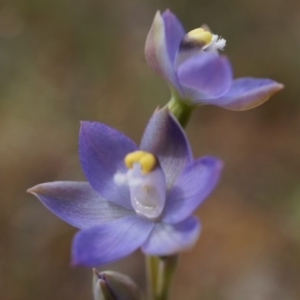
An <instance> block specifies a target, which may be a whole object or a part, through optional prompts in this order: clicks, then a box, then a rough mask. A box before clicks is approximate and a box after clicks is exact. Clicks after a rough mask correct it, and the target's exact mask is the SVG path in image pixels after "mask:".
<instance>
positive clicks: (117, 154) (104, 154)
mask: <svg viewBox="0 0 300 300" xmlns="http://www.w3.org/2000/svg"><path fill="white" fill-rule="evenodd" d="M135 150H137V146H136V144H135V143H134V142H133V141H132V140H131V139H130V138H128V137H127V136H126V135H124V134H123V133H121V132H119V131H118V130H116V129H113V128H111V127H109V126H107V125H105V124H102V123H98V122H88V121H85V122H82V123H81V129H80V134H79V156H80V162H81V166H82V169H83V172H84V174H85V176H86V178H87V180H88V181H89V183H90V184H91V186H92V187H93V188H94V189H95V190H96V191H97V192H99V193H100V195H101V196H103V197H104V198H105V199H107V200H109V201H112V202H114V203H116V204H118V205H121V206H123V207H125V208H128V209H131V208H132V206H131V202H130V196H129V188H128V186H127V185H117V184H116V183H115V182H114V175H115V173H116V172H123V173H125V172H126V171H127V169H126V167H125V164H124V161H123V160H124V157H125V155H126V154H128V153H130V152H132V151H135Z"/></svg>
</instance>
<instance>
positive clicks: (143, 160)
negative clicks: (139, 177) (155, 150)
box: [124, 151, 157, 174]
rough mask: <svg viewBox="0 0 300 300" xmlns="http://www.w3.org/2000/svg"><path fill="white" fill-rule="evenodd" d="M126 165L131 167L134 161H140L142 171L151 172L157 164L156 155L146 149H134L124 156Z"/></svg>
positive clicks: (144, 172)
mask: <svg viewBox="0 0 300 300" xmlns="http://www.w3.org/2000/svg"><path fill="white" fill-rule="evenodd" d="M124 162H125V165H126V166H127V168H129V169H131V168H132V166H133V163H135V162H139V163H140V165H141V168H142V173H143V174H146V173H149V172H150V171H151V170H152V169H153V168H154V167H155V165H156V163H157V160H156V157H155V156H154V155H153V154H151V153H149V152H146V151H134V152H131V153H128V154H127V155H126V156H125V158H124Z"/></svg>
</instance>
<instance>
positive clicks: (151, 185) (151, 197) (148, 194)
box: [115, 151, 166, 220]
mask: <svg viewBox="0 0 300 300" xmlns="http://www.w3.org/2000/svg"><path fill="white" fill-rule="evenodd" d="M124 162H125V165H126V166H127V168H128V171H127V172H126V173H125V174H120V173H117V174H116V175H115V180H116V182H117V183H127V184H128V185H129V190H130V198H131V204H132V206H133V208H134V210H135V211H136V212H137V213H138V214H139V215H142V216H144V217H146V218H148V219H152V220H153V219H157V218H158V217H159V216H160V215H161V213H162V211H163V209H164V206H165V201H166V179H165V175H164V172H163V170H162V169H161V167H160V165H159V162H158V160H157V158H156V157H155V156H154V155H153V154H152V153H149V152H146V151H134V152H131V153H129V154H127V155H126V156H125V158H124Z"/></svg>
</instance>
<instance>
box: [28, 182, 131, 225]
mask: <svg viewBox="0 0 300 300" xmlns="http://www.w3.org/2000/svg"><path fill="white" fill-rule="evenodd" d="M28 192H29V193H32V194H33V195H35V196H36V197H37V198H38V199H39V200H40V201H41V202H42V203H43V204H44V205H45V206H46V207H47V208H48V209H50V210H51V211H52V212H53V213H54V214H56V215H57V216H58V217H60V218H61V219H63V220H64V221H66V222H68V223H69V224H71V225H73V226H75V227H77V228H80V229H83V228H89V227H92V226H95V225H98V224H101V223H103V222H108V221H111V220H115V219H118V218H121V217H124V216H128V215H131V214H134V212H133V211H132V210H128V209H125V208H123V207H121V206H119V205H116V204H114V203H112V202H110V201H107V200H105V199H104V198H102V197H101V196H100V195H99V194H98V193H97V192H96V191H95V190H94V189H93V188H92V187H91V186H90V184H89V183H87V182H74V181H57V182H48V183H42V184H39V185H36V186H34V187H32V188H31V189H29V190H28Z"/></svg>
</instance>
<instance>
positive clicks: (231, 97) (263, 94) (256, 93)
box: [203, 77, 284, 110]
mask: <svg viewBox="0 0 300 300" xmlns="http://www.w3.org/2000/svg"><path fill="white" fill-rule="evenodd" d="M283 87H284V86H283V84H281V83H278V82H276V81H274V80H271V79H267V78H252V77H243V78H238V79H235V80H234V81H233V83H232V86H231V88H230V89H229V91H228V92H227V93H226V94H225V95H223V96H222V97H219V98H216V99H207V100H205V101H203V102H204V103H206V104H214V105H217V106H221V107H224V108H227V109H230V110H247V109H251V108H253V107H256V106H258V105H260V104H262V103H264V102H265V101H267V100H268V99H269V98H270V97H271V96H272V95H273V94H275V93H277V92H278V91H280V90H281V89H283Z"/></svg>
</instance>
